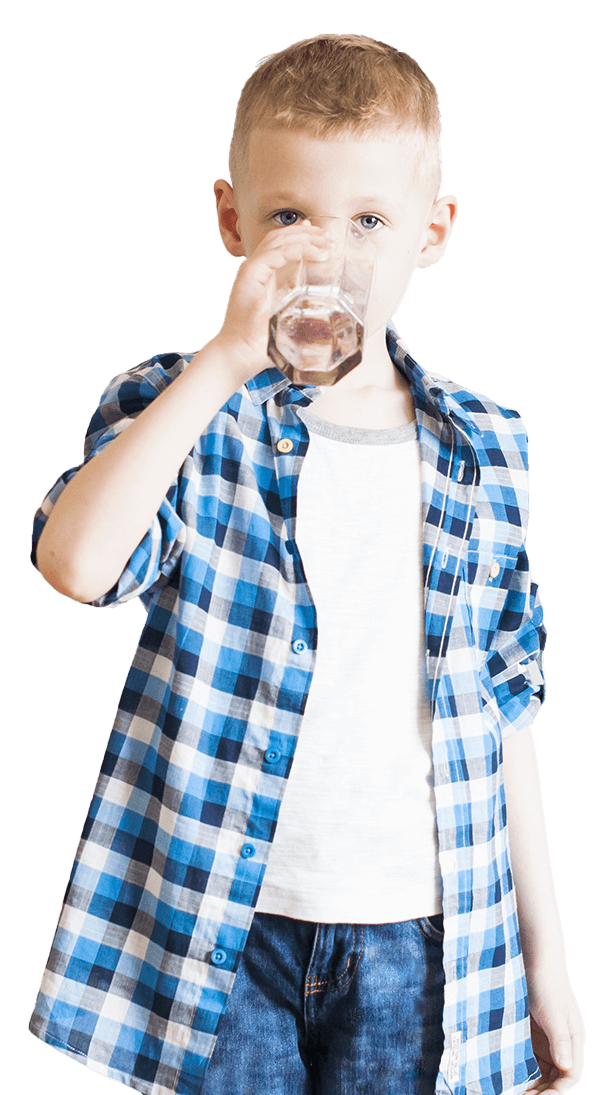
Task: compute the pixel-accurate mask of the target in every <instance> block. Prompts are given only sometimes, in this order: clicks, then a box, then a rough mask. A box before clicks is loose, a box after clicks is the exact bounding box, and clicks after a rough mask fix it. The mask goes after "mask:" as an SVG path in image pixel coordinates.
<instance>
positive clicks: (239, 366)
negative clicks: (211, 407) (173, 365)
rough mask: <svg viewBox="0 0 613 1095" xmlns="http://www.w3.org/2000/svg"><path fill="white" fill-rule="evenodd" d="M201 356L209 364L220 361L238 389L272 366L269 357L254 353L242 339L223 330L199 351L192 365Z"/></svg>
mask: <svg viewBox="0 0 613 1095" xmlns="http://www.w3.org/2000/svg"><path fill="white" fill-rule="evenodd" d="M201 355H202V358H203V359H205V360H207V361H209V362H213V360H217V361H219V364H220V367H222V368H223V369H224V371H225V372H227V373H228V374H229V375H230V376H232V377H233V378H234V379H235V381H236V388H240V387H241V385H242V384H245V383H246V382H247V381H248V380H251V378H252V377H254V376H257V374H258V373H261V372H262V370H263V369H267V368H269V367H270V365H271V364H272V362H271V360H270V358H269V357H268V356H267V355H266V356H262V355H259V354H256V353H254V351H253V349H252V347H250V346H248V345H247V344H246V343H245V342H244V341H243V340H242V339H241V338H237V337H235V336H232V335H230V334H228V333H227V332H225V331H224V330H223V329H222V330H221V331H220V332H219V333H218V334H217V335H215V337H214V338H212V339H211V341H210V342H207V344H206V345H205V346H203V347H202V349H201V350H199V351H198V353H197V354H196V355H195V356H194V357H193V358H192V361H191V365H193V364H194V363H196V359H197V358H198V359H200V358H201Z"/></svg>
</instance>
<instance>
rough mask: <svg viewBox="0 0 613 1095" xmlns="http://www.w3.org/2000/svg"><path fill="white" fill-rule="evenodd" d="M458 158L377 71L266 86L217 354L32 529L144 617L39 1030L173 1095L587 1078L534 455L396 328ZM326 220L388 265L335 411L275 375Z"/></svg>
mask: <svg viewBox="0 0 613 1095" xmlns="http://www.w3.org/2000/svg"><path fill="white" fill-rule="evenodd" d="M438 134H439V122H438V106H437V101H436V93H435V91H434V88H433V87H432V85H431V83H430V81H429V80H428V79H427V78H426V77H425V75H424V74H423V73H422V72H421V70H420V69H419V68H418V66H417V65H416V64H415V62H413V61H412V60H411V59H410V58H409V57H407V56H406V55H404V54H401V53H399V52H398V51H396V50H394V49H392V48H391V47H389V46H386V45H384V44H383V43H378V42H374V41H372V40H371V39H368V38H363V37H359V36H336V35H326V36H323V37H320V38H316V39H310V40H308V41H306V42H301V43H298V44H297V45H295V46H292V47H290V48H289V49H288V50H285V51H283V52H282V53H281V54H278V55H276V56H274V57H272V58H269V59H267V60H266V62H264V63H263V64H262V65H261V67H260V68H258V70H256V72H255V73H254V75H253V76H252V77H251V79H250V80H249V81H248V82H247V84H246V86H245V88H244V90H243V93H242V96H241V100H240V102H239V107H238V112H237V120H236V126H235V132H234V136H233V141H232V147H231V155H230V166H231V176H232V180H233V185H230V184H229V183H228V182H227V181H225V180H218V182H217V183H216V184H215V194H216V200H217V210H218V219H219V227H220V231H221V235H222V238H223V241H224V243H225V246H226V247H227V249H228V250H229V251H230V252H231V253H232V254H233V255H236V256H242V257H244V258H245V261H244V262H243V263H242V265H241V267H240V269H239V272H238V275H237V277H236V281H235V283H234V286H233V289H232V292H231V295H230V300H229V304H228V309H227V312H226V316H225V320H224V323H223V325H222V327H221V329H220V331H219V334H218V335H217V336H216V337H215V338H214V339H212V340H211V342H209V343H208V344H207V345H206V346H204V347H203V349H202V350H200V351H199V352H198V353H196V354H187V355H179V354H162V355H160V356H159V357H157V358H153V359H152V360H151V361H149V362H145V363H144V364H143V365H140V366H138V367H137V368H135V369H132V370H131V371H130V372H128V373H125V374H123V375H121V376H119V377H117V378H116V379H115V380H114V381H112V382H111V384H110V386H109V388H108V389H107V390H106V392H105V393H104V395H103V397H102V401H101V404H100V406H99V408H98V410H97V411H96V413H95V415H94V417H93V419H92V422H91V424H90V427H89V431H88V438H87V442H86V451H85V458H86V459H85V463H84V464H83V465H82V466H81V468H80V469H76V468H73V469H71V470H70V471H68V472H67V473H66V474H65V475H64V476H62V477H61V479H60V480H59V481H58V483H57V484H56V485H55V487H54V488H53V490H52V491H51V492H50V494H49V496H48V498H47V499H46V500H45V502H44V503H43V506H42V508H41V510H40V511H39V513H38V514H37V519H36V526H35V538H34V544H35V546H34V553H35V554H34V556H33V557H34V559H35V562H36V564H37V566H38V568H39V569H40V570H41V572H42V573H43V575H44V577H45V578H46V579H47V581H49V582H50V583H51V584H52V585H53V586H54V587H55V588H56V589H58V590H59V591H60V592H62V593H64V594H66V595H67V596H70V597H73V598H75V599H76V600H79V601H82V602H85V603H91V604H95V605H107V604H116V603H119V602H122V601H125V600H127V599H129V598H130V597H134V596H140V597H141V598H142V600H143V602H144V604H145V606H146V608H147V611H148V616H147V624H146V626H145V629H144V631H143V635H142V637H141V641H140V644H139V648H138V651H137V654H136V657H135V661H134V663H133V666H132V669H131V671H130V674H129V676H128V679H127V682H126V687H125V689H124V692H123V695H122V698H121V702H120V709H119V712H118V716H117V720H116V723H115V726H114V729H113V733H112V735H111V739H110V742H109V746H108V750H107V753H106V755H105V758H104V762H103V766H102V771H101V774H100V779H99V782H98V785H97V787H96V791H95V794H94V798H93V801H92V805H91V808H90V812H89V815H88V819H87V821H86V825H85V829H84V832H83V836H82V840H81V843H80V846H79V850H78V853H77V858H76V861H75V865H74V868H73V872H72V876H71V879H70V883H69V886H68V889H67V892H66V897H65V903H64V907H63V910H62V915H61V918H60V923H59V925H58V929H57V933H56V937H55V940H54V944H53V948H52V951H51V955H50V958H49V964H48V970H47V972H46V973H45V976H44V979H43V984H42V986H41V992H40V994H39V998H38V1001H37V1004H36V1009H35V1012H34V1015H33V1017H32V1020H31V1029H32V1031H33V1032H34V1033H35V1034H37V1035H38V1036H39V1037H41V1038H43V1039H44V1040H46V1041H48V1042H49V1043H51V1044H53V1045H55V1046H57V1047H58V1048H59V1049H61V1050H63V1051H64V1052H66V1053H68V1054H70V1055H72V1056H73V1057H75V1059H78V1060H81V1061H83V1062H85V1063H86V1064H88V1065H89V1066H90V1067H91V1068H93V1069H95V1070H96V1071H98V1072H100V1073H102V1074H104V1075H107V1076H109V1077H112V1078H115V1079H118V1080H121V1081H122V1082H123V1083H126V1084H128V1085H129V1086H131V1087H133V1088H135V1089H136V1090H138V1091H141V1092H146V1093H150V1095H169V1093H171V1092H172V1093H176V1095H221V1093H224V1095H247V1093H254V1095H264V1093H266V1095H303V1093H304V1095H306V1093H310V1092H317V1093H318V1095H337V1093H338V1095H340V1093H341V1092H342V1093H343V1095H348V1093H351V1095H360V1093H368V1095H396V1093H403V1095H417V1093H419V1095H426V1093H429V1095H431V1093H432V1092H434V1091H436V1092H437V1093H440V1095H443V1093H445V1095H448V1093H449V1092H453V1093H460V1092H467V1093H469V1095H477V1093H479V1095H494V1093H496V1095H499V1093H503V1095H511V1093H519V1092H522V1091H525V1090H533V1089H538V1090H551V1091H554V1090H555V1091H562V1090H565V1089H566V1088H567V1087H569V1086H572V1085H573V1083H574V1082H575V1081H576V1079H577V1076H578V1075H579V1071H580V1059H581V1041H582V1031H581V1021H580V1018H579V1016H578V1013H577V1008H576V1004H575V1002H574V999H573V996H572V992H571V990H570V988H569V985H568V980H567V977H566V973H565V967H564V955H563V943H562V938H561V931H560V925H559V920H558V916H557V911H556V907H555V899H554V897H553V890H552V884H551V878H550V873H549V869H548V866H547V851H546V843H545V837H544V830H543V824H542V818H541V815H540V809H539V794H538V783H537V777H536V770H535V763H534V755H533V749H532V744H531V738H530V729H529V727H530V724H531V722H532V720H533V718H534V716H535V714H536V712H537V710H538V708H539V706H540V703H541V701H542V698H543V678H542V674H541V657H542V647H543V645H544V638H545V631H544V628H543V625H542V613H541V608H540V603H539V599H538V595H537V590H536V586H535V585H534V583H532V582H531V579H530V575H529V570H528V563H527V557H526V553H525V547H524V539H525V526H526V520H527V480H526V470H527V458H526V436H525V432H524V429H523V426H522V424H521V421H520V420H519V417H518V416H517V414H516V412H515V411H510V410H506V409H504V408H501V407H498V406H497V405H496V404H494V403H492V402H491V401H490V400H487V399H485V398H484V397H483V396H480V395H476V394H474V393H470V392H467V391H465V390H464V389H463V388H462V387H461V386H459V385H457V384H453V383H451V382H450V381H446V380H441V379H437V380H435V379H433V378H432V377H429V376H428V375H427V374H426V373H425V372H424V371H423V370H422V369H420V367H419V366H418V365H417V364H416V363H415V362H414V361H413V360H412V359H411V358H410V356H409V355H408V353H407V351H406V350H405V348H404V347H403V345H402V343H401V342H400V340H399V338H398V336H397V334H396V332H395V330H394V328H393V327H391V326H390V325H389V320H390V319H391V316H392V315H393V314H394V313H395V311H396V309H397V307H398V304H399V301H400V299H401V297H402V294H403V293H404V291H405V289H406V286H407V284H408V280H409V278H410V276H411V273H412V271H413V269H415V268H416V267H424V266H427V265H429V264H431V263H433V262H435V261H437V260H438V258H440V256H441V255H442V253H443V251H444V249H445V247H446V244H447V241H448V238H449V234H450V231H451V227H452V224H453V221H454V219H455V215H456V201H455V199H454V198H450V197H446V198H439V197H437V194H438V187H439V178H440V175H439V171H440V168H439V159H438ZM318 215H328V216H337V217H345V218H351V219H353V220H355V221H356V222H358V223H360V225H361V227H362V228H363V229H364V230H365V231H367V232H368V233H369V234H371V235H372V239H373V243H374V245H375V247H376V249H377V267H376V276H375V282H374V286H373V291H372V294H371V301H370V304H369V313H368V332H369V334H368V338H367V340H366V343H365V347H364V355H363V360H362V362H361V363H360V364H359V365H358V366H357V367H356V368H355V369H354V370H353V371H351V372H350V373H348V374H347V375H346V376H345V377H343V378H342V379H341V380H340V381H338V383H337V384H336V385H334V386H333V387H330V388H318V387H314V386H298V385H295V384H292V383H291V382H290V380H289V379H288V378H287V377H285V376H284V374H283V373H282V372H280V371H279V370H278V369H277V368H274V367H272V366H271V362H270V359H268V357H267V338H268V318H269V314H270V294H271V286H272V279H273V276H274V271H275V270H276V269H278V268H279V267H280V266H282V265H283V264H284V263H286V262H288V261H292V260H294V259H296V258H298V257H301V256H303V257H305V258H308V259H310V260H312V261H318V260H323V259H325V257H326V256H327V253H328V247H329V239H328V237H327V236H326V234H325V233H324V232H323V231H322V230H321V229H319V228H317V227H315V226H314V225H312V224H311V223H310V221H309V217H313V218H315V217H316V216H318ZM94 456H95V459H93V457H94ZM126 560H127V561H126ZM290 770H291V779H290V778H289V776H290ZM503 772H504V783H503ZM281 806H282V808H281ZM511 853H512V856H513V868H514V870H513V874H512V873H511V862H510V857H511ZM528 1009H530V1012H529V1011H528ZM531 1034H532V1038H531ZM539 1069H540V1074H541V1076H542V1078H541V1079H540V1080H539Z"/></svg>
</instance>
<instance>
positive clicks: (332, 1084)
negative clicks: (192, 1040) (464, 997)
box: [201, 913, 444, 1095]
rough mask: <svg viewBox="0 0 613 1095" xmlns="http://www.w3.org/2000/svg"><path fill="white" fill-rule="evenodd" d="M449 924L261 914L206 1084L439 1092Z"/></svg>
mask: <svg viewBox="0 0 613 1095" xmlns="http://www.w3.org/2000/svg"><path fill="white" fill-rule="evenodd" d="M442 926H443V918H442V916H440V915H439V916H433V917H431V918H426V917H424V918H422V919H420V920H406V921H403V922H400V923H396V924H315V923H311V922H310V921H307V920H294V919H292V918H290V917H287V916H273V915H272V914H270V913H255V915H254V918H253V923H252V926H251V930H250V933H249V938H248V940H247V945H246V947H245V950H244V952H243V957H242V959H241V963H240V965H239V968H238V972H237V974H236V980H235V982H234V986H233V988H232V992H231V994H230V1000H229V1003H228V1007H227V1010H226V1012H225V1014H224V1015H223V1017H222V1019H221V1022H220V1025H219V1027H218V1039H217V1043H216V1045H215V1049H214V1052H213V1056H212V1058H211V1061H210V1063H209V1066H208V1069H207V1071H206V1073H205V1076H204V1081H203V1085H202V1088H201V1095H433V1092H434V1085H435V1080H436V1074H437V1071H438V1066H439V1062H440V1059H441V1055H442V1052H443V1028H442V1013H443V983H444V976H443V964H442V954H443V947H442V940H443V932H442Z"/></svg>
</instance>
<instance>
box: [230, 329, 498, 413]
mask: <svg viewBox="0 0 613 1095" xmlns="http://www.w3.org/2000/svg"><path fill="white" fill-rule="evenodd" d="M386 341H387V348H388V350H389V354H390V357H391V359H392V361H393V362H394V365H395V366H396V368H397V369H399V370H400V372H401V373H402V374H403V376H405V377H406V379H407V380H408V382H409V384H410V386H411V390H412V392H413V393H414V395H416V396H417V397H418V398H420V399H421V401H422V402H425V403H427V404H431V405H434V406H435V407H436V408H437V410H438V411H439V413H440V414H441V415H442V416H443V417H444V418H450V417H453V418H456V419H460V420H461V421H463V422H464V423H465V425H466V426H468V428H469V429H471V430H476V431H477V432H479V427H478V425H477V423H476V422H475V419H474V418H473V416H472V414H471V413H470V411H469V410H468V409H467V408H466V406H465V405H464V404H463V403H462V402H460V400H459V399H457V398H456V397H455V395H454V390H455V391H457V390H458V385H457V384H454V383H453V382H452V381H450V380H446V379H444V378H441V377H433V376H430V375H429V374H428V373H426V372H425V370H424V369H422V368H421V366H419V365H418V364H417V362H416V361H414V360H413V358H412V357H411V355H410V354H409V351H408V350H407V348H406V346H405V345H404V343H403V342H402V341H401V339H400V336H399V335H398V332H397V331H396V330H395V328H394V327H393V326H392V324H391V323H390V324H388V326H387V332H386ZM245 386H246V388H247V392H248V394H249V396H250V398H251V401H252V403H254V405H255V406H256V407H257V406H260V405H261V404H262V403H265V402H266V400H267V399H270V398H271V397H273V396H274V397H277V396H279V397H280V400H281V402H283V403H286V402H288V400H291V401H292V402H293V399H292V395H293V394H294V393H295V398H300V397H301V396H303V395H306V396H307V398H308V399H310V400H311V401H312V402H313V403H315V402H316V400H317V399H318V398H319V396H320V395H321V394H322V391H323V389H322V388H320V387H317V386H316V385H314V384H313V385H306V386H298V385H297V384H293V383H292V381H291V380H290V379H289V377H287V376H286V375H285V373H282V372H281V370H280V369H278V368H277V367H276V365H271V366H270V368H268V369H263V370H262V372H261V373H258V374H257V375H256V376H254V377H252V378H251V379H250V380H248V381H247V383H246V385H245ZM289 389H293V390H294V391H293V393H291V394H290V392H289ZM286 392H287V395H285V393H286ZM284 395H285V398H284Z"/></svg>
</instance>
